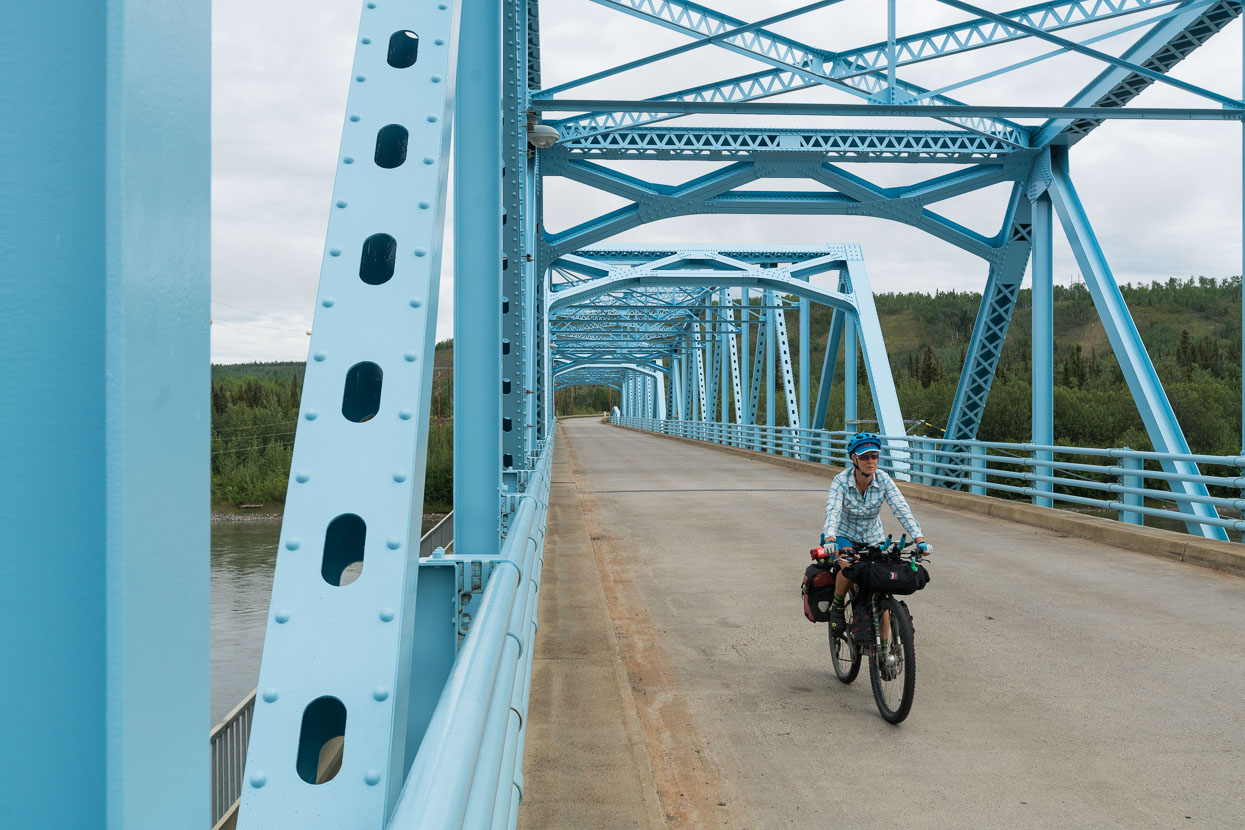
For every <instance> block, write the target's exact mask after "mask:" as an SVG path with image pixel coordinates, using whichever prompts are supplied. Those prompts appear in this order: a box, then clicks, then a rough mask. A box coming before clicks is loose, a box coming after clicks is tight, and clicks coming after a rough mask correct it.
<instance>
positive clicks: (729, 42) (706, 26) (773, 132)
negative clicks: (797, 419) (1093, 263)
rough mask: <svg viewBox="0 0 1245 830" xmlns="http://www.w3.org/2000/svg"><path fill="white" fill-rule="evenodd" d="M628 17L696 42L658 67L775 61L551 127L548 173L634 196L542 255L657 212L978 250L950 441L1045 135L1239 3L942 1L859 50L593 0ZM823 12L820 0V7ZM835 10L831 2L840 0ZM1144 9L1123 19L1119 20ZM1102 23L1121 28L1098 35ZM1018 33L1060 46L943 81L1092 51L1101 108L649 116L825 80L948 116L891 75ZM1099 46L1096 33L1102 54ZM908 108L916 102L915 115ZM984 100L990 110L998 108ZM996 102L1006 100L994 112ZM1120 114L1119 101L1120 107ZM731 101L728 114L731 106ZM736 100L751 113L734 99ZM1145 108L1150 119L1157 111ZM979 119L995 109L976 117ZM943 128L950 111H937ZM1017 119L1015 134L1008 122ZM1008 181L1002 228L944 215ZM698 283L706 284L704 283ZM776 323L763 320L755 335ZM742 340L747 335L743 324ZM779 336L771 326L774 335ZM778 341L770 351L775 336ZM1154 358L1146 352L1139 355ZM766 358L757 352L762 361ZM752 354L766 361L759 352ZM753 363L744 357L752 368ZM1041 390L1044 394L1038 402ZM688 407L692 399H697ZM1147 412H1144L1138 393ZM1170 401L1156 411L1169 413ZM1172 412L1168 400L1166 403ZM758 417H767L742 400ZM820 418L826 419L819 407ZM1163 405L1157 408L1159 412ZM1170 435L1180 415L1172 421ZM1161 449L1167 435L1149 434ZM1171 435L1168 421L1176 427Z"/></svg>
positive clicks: (973, 411)
mask: <svg viewBox="0 0 1245 830" xmlns="http://www.w3.org/2000/svg"><path fill="white" fill-rule="evenodd" d="M598 2H599V4H600V5H604V6H608V7H613V8H617V9H618V10H620V11H624V12H626V13H627V14H630V15H632V16H634V17H639V18H641V19H645V20H649V21H650V22H653V23H655V24H657V25H660V26H662V27H664V28H667V29H672V30H674V31H678V32H680V33H682V34H685V35H687V36H689V37H691V38H693V42H692V45H690V46H688V47H683V48H681V49H677V50H667V52H666V53H657V54H656V55H653V56H651V58H650V59H649V60H650V62H656V61H658V60H661V59H663V58H664V57H666V56H668V55H669V54H674V53H676V52H686V51H688V50H689V49H691V48H705V49H726V50H729V51H733V52H735V53H736V54H743V55H747V56H749V57H752V58H754V59H756V60H758V61H760V62H762V63H768V64H770V66H771V69H769V70H766V71H763V72H759V73H755V74H753V75H747V76H740V77H732V78H729V79H727V80H725V81H722V82H719V83H715V84H704V85H701V86H698V87H695V88H690V89H684V90H680V91H678V92H675V93H671V94H669V95H665V96H657V97H656V98H653V99H649V102H650V103H655V104H662V105H667V106H672V107H673V105H674V104H679V105H680V106H681V107H682V105H685V104H686V105H689V106H686V107H683V108H682V109H681V110H680V111H668V110H662V109H660V108H659V107H656V108H654V109H653V110H652V111H651V112H647V111H646V110H645V109H644V102H636V105H635V106H632V107H627V108H625V109H619V110H618V111H617V112H615V113H609V112H605V111H601V112H595V113H589V114H587V115H582V116H573V117H570V118H564V119H563V120H561V121H555V122H553V123H554V125H555V126H556V127H558V129H559V131H560V133H561V140H560V141H559V142H558V143H557V144H556V145H555V146H554V147H551V148H549V149H548V150H545V151H542V153H541V156H542V164H543V168H542V174H543V175H546V176H561V177H564V178H567V179H570V180H572V181H575V182H578V183H580V184H583V185H587V186H590V187H594V188H598V189H601V190H604V191H606V192H608V193H611V194H613V195H615V196H621V197H623V198H625V199H628V200H630V202H631V204H630V205H629V206H626V207H623V208H620V209H617V210H614V211H611V212H610V213H607V214H603V215H601V216H598V217H596V218H595V219H589V220H585V221H582V222H580V223H579V224H576V225H573V226H572V227H569V228H566V229H564V230H561V231H552V232H550V231H546V233H545V236H544V239H543V246H542V254H543V259H544V261H549V262H551V261H554V260H556V259H557V258H558V257H561V256H565V255H566V254H569V253H571V252H572V251H576V250H582V249H583V248H584V246H587V245H591V244H594V243H597V242H599V241H601V240H604V239H607V238H609V237H610V236H613V235H615V234H617V233H620V232H622V231H625V230H630V229H632V228H635V227H638V226H640V225H642V224H646V223H648V222H652V221H658V220H660V219H664V218H668V217H673V216H680V215H688V214H701V213H805V214H822V215H852V216H868V217H876V218H885V219H889V220H891V221H898V222H902V223H904V224H908V225H910V226H913V227H916V228H919V229H921V230H924V231H926V232H927V233H929V234H930V235H932V236H934V237H936V238H939V239H941V240H943V241H945V242H948V243H950V244H952V245H955V246H957V247H959V248H961V249H963V250H965V251H968V252H970V253H973V254H974V255H976V256H978V257H979V258H981V259H982V260H984V261H985V263H986V280H985V286H984V291H983V299H982V305H981V309H980V311H979V314H978V319H977V323H976V325H975V327H974V332H973V336H972V339H971V341H970V345H969V347H968V349H967V352H966V359H965V365H964V367H963V370H962V373H961V379H960V383H959V385H958V388H957V393H956V396H955V401H954V404H953V409H952V413H951V415H950V418H949V423H948V431H947V434H948V436H950V437H964V438H971V437H974V436H975V435H976V431H977V427H978V425H979V424H980V421H981V416H982V413H983V412H984V409H985V405H986V402H987V400H988V396H989V391H990V386H991V383H992V380H993V377H994V372H995V369H996V367H997V365H998V359H999V355H1000V353H1001V350H1002V345H1003V342H1004V340H1005V337H1006V333H1007V328H1008V325H1009V323H1010V320H1011V317H1012V313H1013V311H1014V309H1015V302H1016V297H1017V294H1018V291H1019V288H1020V283H1021V280H1022V278H1023V277H1024V274H1025V271H1026V268H1027V266H1028V260H1029V253H1030V249H1031V247H1032V223H1031V219H1030V216H1031V213H1032V209H1031V203H1032V202H1033V201H1034V200H1037V199H1040V198H1043V194H1044V193H1045V190H1046V188H1047V187H1048V186H1049V184H1050V181H1051V161H1050V150H1049V148H1050V147H1051V146H1052V145H1062V144H1071V143H1074V142H1075V141H1078V140H1080V138H1082V137H1083V136H1084V135H1086V134H1087V133H1088V132H1089V131H1090V130H1092V129H1093V128H1094V127H1095V126H1098V125H1099V124H1101V123H1102V122H1103V120H1104V118H1103V117H1099V116H1114V115H1123V114H1125V108H1124V105H1125V104H1127V103H1128V102H1129V101H1131V100H1132V98H1134V97H1136V96H1137V95H1138V94H1139V93H1140V92H1141V91H1142V90H1144V89H1145V88H1146V87H1148V86H1149V85H1150V84H1152V83H1154V82H1155V81H1156V80H1159V81H1163V82H1168V80H1169V79H1167V78H1166V77H1164V73H1166V72H1167V71H1168V70H1170V69H1171V68H1172V67H1174V66H1175V65H1176V64H1177V63H1178V62H1179V61H1180V60H1182V59H1183V58H1184V57H1186V56H1187V55H1188V54H1190V53H1191V52H1192V51H1193V50H1194V49H1196V48H1197V47H1198V46H1199V45H1201V44H1202V43H1204V42H1205V41H1206V40H1207V39H1208V38H1209V37H1211V36H1212V35H1214V34H1215V33H1217V32H1218V31H1220V30H1222V29H1223V27H1224V26H1225V25H1226V24H1227V23H1228V22H1230V21H1231V20H1233V19H1235V18H1236V17H1238V16H1239V15H1240V14H1241V3H1240V2H1226V1H1223V0H1184V2H1115V3H1110V2H1094V3H1045V4H1037V5H1033V6H1028V7H1025V8H1022V9H1016V10H1012V11H1003V12H997V11H993V10H985V9H981V10H978V9H977V7H975V6H971V5H969V4H967V3H963V2H959V0H946V3H947V4H948V5H951V6H955V7H957V8H960V9H962V10H964V11H965V12H966V13H969V14H973V13H977V14H978V16H977V17H975V18H972V19H969V20H966V21H964V22H963V23H957V24H951V25H948V26H943V27H939V28H938V29H934V30H929V31H925V32H918V33H915V34H909V35H904V36H901V37H897V38H895V39H894V40H893V41H889V42H884V43H879V44H874V45H872V46H868V47H861V48H859V49H837V50H836V49H830V48H818V47H815V46H812V45H809V44H806V43H801V42H799V41H798V40H795V39H792V38H789V37H785V36H782V35H779V34H776V33H775V32H774V31H771V30H770V29H767V28H766V26H765V25H762V24H749V23H746V22H745V21H742V20H738V19H736V18H733V17H730V16H729V15H724V14H720V13H718V12H716V11H714V10H713V9H709V8H706V7H704V6H700V5H697V4H693V3H683V2H658V1H657V0H598ZM814 5H817V6H821V5H823V4H814ZM830 5H833V4H830ZM1125 16H1136V17H1137V18H1138V19H1129V20H1127V21H1123V20H1121V21H1119V22H1116V23H1106V22H1107V21H1111V20H1112V19H1114V18H1123V17H1125ZM1087 24H1100V25H1099V27H1098V28H1097V29H1095V30H1094V34H1093V35H1092V36H1091V37H1088V38H1085V39H1083V40H1081V41H1079V42H1078V41H1077V40H1075V39H1072V38H1069V37H1068V36H1067V35H1065V34H1061V35H1055V34H1052V33H1054V32H1057V31H1063V30H1075V29H1076V28H1077V27H1079V26H1082V25H1087ZM1103 25H1108V26H1114V27H1115V28H1113V29H1110V30H1104V29H1103V28H1102V26H1103ZM1125 37H1127V38H1128V39H1129V40H1130V41H1131V45H1129V46H1128V47H1127V48H1126V49H1124V50H1123V51H1122V52H1120V53H1119V54H1118V56H1117V54H1116V50H1118V45H1117V46H1116V47H1114V48H1113V49H1112V50H1110V51H1103V50H1104V49H1105V48H1106V46H1105V44H1107V43H1108V42H1112V43H1116V44H1118V43H1121V42H1124V41H1123V39H1124V38H1125ZM1025 39H1037V40H1046V41H1049V42H1051V43H1053V44H1054V45H1055V46H1057V47H1058V48H1056V49H1055V50H1053V51H1050V52H1046V53H1043V54H1042V55H1039V56H1038V57H1035V58H1028V59H1026V60H1024V61H1021V62H1020V63H1016V64H1013V65H1011V66H1006V67H1004V68H1002V69H999V70H996V71H995V72H993V73H987V74H985V75H978V76H974V77H971V78H969V79H967V80H965V81H964V82H962V83H952V84H951V85H949V86H947V87H945V88H946V89H950V88H962V87H965V86H969V85H971V84H973V83H976V82H979V81H981V80H984V79H987V78H990V77H995V76H997V75H1000V74H1004V73H1005V72H1007V71H1010V70H1013V69H1017V68H1021V67H1023V66H1025V65H1032V64H1034V63H1037V62H1039V61H1045V60H1049V59H1052V58H1055V57H1058V56H1059V55H1060V54H1070V53H1079V54H1080V55H1082V56H1088V57H1092V58H1095V59H1098V60H1099V61H1100V63H1101V64H1102V66H1103V69H1102V71H1101V73H1100V74H1099V75H1098V77H1097V78H1095V79H1093V80H1092V81H1091V82H1090V83H1089V84H1088V85H1087V86H1085V87H1084V88H1083V89H1082V90H1081V91H1080V92H1078V93H1076V94H1075V95H1073V97H1072V98H1071V99H1070V100H1068V103H1067V108H1068V111H1069V112H1080V111H1081V110H1082V109H1083V108H1088V107H1093V108H1096V109H1095V110H1094V112H1095V115H1094V117H1092V118H1085V117H1077V116H1070V117H1067V118H1060V117H1058V111H1059V108H1058V107H1055V108H1045V109H1043V108H1029V109H1026V108H1020V107H1017V108H1011V109H1014V110H1015V111H1017V112H1021V111H1025V112H1027V111H1032V112H1034V113H1038V112H1041V113H1042V114H1045V115H1049V116H1051V117H1049V118H1048V120H1047V121H1046V123H1044V124H1040V125H1034V126H1020V125H1016V124H1012V123H1010V122H1004V121H1002V120H1001V119H994V120H992V121H991V120H989V119H986V120H985V121H978V122H976V123H973V124H965V123H962V122H948V123H950V124H951V126H954V127H960V128H961V129H959V130H956V129H949V130H948V129H943V130H869V129H818V128H812V129H808V128H805V129H797V128H789V127H784V128H781V129H772V128H770V129H767V128H765V127H758V126H753V125H749V126H748V127H742V128H729V127H672V126H660V127H654V126H648V125H651V124H653V123H654V122H656V121H666V120H671V119H673V118H678V117H680V116H681V115H684V114H690V113H694V112H696V111H697V102H700V103H701V104H704V105H705V106H703V107H701V109H702V110H703V111H704V112H707V113H708V112H714V111H718V110H714V109H713V106H715V105H721V104H730V103H741V102H747V101H751V100H758V99H761V98H766V97H770V96H774V95H780V94H783V93H785V92H789V91H792V90H795V89H801V88H808V87H814V86H822V87H835V88H844V87H850V88H851V90H852V91H853V94H861V93H862V92H863V93H864V94H865V96H866V97H868V98H869V103H870V104H873V105H879V104H880V105H891V106H892V107H893V109H891V110H887V109H886V107H885V106H879V107H872V108H871V112H873V113H874V114H880V113H882V112H887V111H889V112H893V113H894V114H896V115H902V116H911V115H917V114H925V115H928V116H931V117H937V115H938V113H937V109H936V106H933V105H937V106H945V105H949V104H955V103H958V102H952V101H950V100H949V99H946V98H945V96H940V95H939V94H938V92H937V91H933V92H930V91H927V90H922V89H919V88H917V87H916V86H915V85H912V84H905V82H903V81H901V80H899V79H897V78H894V76H895V70H896V68H901V67H904V66H908V65H912V64H917V63H920V62H922V61H926V60H931V59H934V58H938V57H942V56H947V55H953V54H957V53H961V52H965V51H969V50H975V49H981V48H983V47H987V46H994V45H997V44H1001V43H1008V42H1014V41H1019V40H1025ZM1090 44H1094V45H1093V46H1092V47H1091V46H1090ZM645 63H646V61H645V60H638V61H630V62H629V63H628V64H625V65H624V66H623V67H619V68H616V69H617V70H618V71H633V70H635V69H636V68H637V67H640V66H643V65H645ZM609 74H610V71H603V72H598V73H593V74H592V75H590V76H586V77H585V78H584V79H583V80H582V81H575V82H570V83H563V84H560V85H559V86H557V87H554V88H551V89H550V90H548V91H536V92H534V94H533V103H534V104H535V105H536V106H537V108H544V107H548V106H549V105H551V104H553V103H554V102H556V101H558V100H559V93H562V92H564V91H565V90H569V89H571V88H574V87H576V86H580V85H584V84H586V83H590V82H593V81H595V80H598V79H600V78H603V77H607V76H608V75H609ZM1170 82H1171V83H1172V84H1175V85H1178V86H1181V88H1183V89H1185V90H1187V91H1191V92H1192V93H1193V94H1195V95H1198V96H1200V97H1211V98H1213V99H1214V100H1215V101H1217V102H1226V104H1225V106H1226V109H1225V110H1223V117H1225V118H1232V119H1239V118H1241V116H1242V112H1243V109H1242V106H1241V105H1240V102H1239V101H1236V99H1234V98H1231V97H1228V96H1218V95H1216V94H1215V93H1214V92H1212V91H1208V90H1203V89H1200V88H1197V87H1193V86H1191V85H1188V84H1184V83H1183V82H1179V81H1170ZM905 104H916V105H917V106H913V107H912V108H910V109H909V108H906V107H904V106H903V105H905ZM977 109H982V111H983V113H984V111H985V110H988V109H989V108H988V107H987V108H977ZM998 109H999V110H1005V109H1008V108H1006V107H1000V108H998ZM1112 110H1118V111H1120V112H1112ZM721 111H722V112H725V111H726V110H721ZM741 111H742V110H741ZM1148 114H1149V113H1148ZM1152 114H1153V115H1158V116H1163V117H1173V118H1179V117H1194V116H1195V115H1196V117H1209V113H1208V111H1206V110H1196V109H1185V110H1180V109H1179V108H1175V109H1170V110H1166V111H1162V112H1159V111H1155V112H1154V113H1152ZM983 118H984V115H983ZM943 120H944V121H946V119H943ZM1013 128H1014V129H1013ZM682 159H688V160H700V161H715V162H723V163H724V165H723V166H721V167H719V168H718V169H717V170H715V171H712V172H709V173H702V174H700V175H698V176H696V177H694V178H690V179H687V180H685V181H684V182H683V183H682V184H675V185H669V184H655V183H652V182H648V181H645V180H644V179H641V178H638V177H636V176H635V175H633V174H631V173H630V172H623V171H622V170H620V169H615V168H612V167H607V166H603V164H602V163H605V162H619V161H630V160H641V161H643V160H648V161H653V160H661V161H674V160H682ZM862 162H865V163H873V164H877V163H896V162H898V163H923V162H925V163H942V164H947V163H954V164H958V165H961V169H960V170H959V171H958V172H953V173H950V174H946V175H942V176H937V177H933V178H930V179H928V180H926V181H924V182H920V183H918V184H915V185H909V186H905V187H884V186H879V185H877V184H875V183H873V182H871V181H869V180H868V179H865V178H863V177H860V176H857V175H856V174H854V173H850V172H848V171H847V169H845V167H844V166H843V165H850V164H852V163H862ZM797 177H802V178H806V179H810V180H812V181H814V182H817V183H820V184H821V185H823V186H824V187H825V190H824V191H817V190H813V191H808V190H802V191H786V192H784V191H763V190H756V189H751V188H749V189H746V190H745V189H742V188H743V186H744V185H749V184H751V183H753V182H755V181H757V180H759V179H763V178H784V179H786V178H797ZM999 183H1010V184H1011V185H1012V195H1011V197H1010V198H1009V199H1008V201H1007V206H1006V210H1005V214H1004V216H1003V218H1002V222H1001V223H1000V226H999V227H998V229H997V230H996V231H995V232H994V233H992V234H983V233H980V232H977V231H974V230H972V229H970V228H967V227H964V226H962V225H960V224H958V223H956V222H954V221H951V220H949V219H948V218H947V217H945V216H943V215H940V214H939V213H938V212H937V208H936V205H937V203H938V202H941V201H943V200H946V199H949V198H953V197H955V196H959V195H963V194H965V193H969V192H973V191H976V190H980V189H983V188H986V187H990V186H993V185H996V184H999ZM699 284H701V285H706V284H707V283H704V282H701V283H699ZM837 322H838V324H836V326H835V331H833V332H832V336H835V337H841V336H842V332H843V330H844V329H847V330H851V329H852V328H853V327H854V324H853V321H851V320H849V319H847V318H846V317H844V318H842V320H841V321H837ZM767 333H768V332H767V327H766V326H760V327H758V330H757V337H758V338H759V339H761V340H762V341H763V340H764V338H765V337H766V335H767ZM745 336H746V335H745ZM771 339H772V334H771ZM770 346H771V348H772V347H773V344H770ZM1142 352H1144V350H1142ZM1137 354H1138V353H1137V351H1136V350H1135V349H1123V347H1121V352H1120V355H1119V356H1120V358H1121V360H1122V361H1125V360H1127V361H1131V360H1135V359H1137V357H1136V355H1137ZM754 358H755V356H754ZM753 362H755V359H754V361H753ZM743 368H747V362H745V363H744V366H742V367H741V370H742V369H743ZM742 391H743V394H745V395H747V396H748V398H749V401H748V402H749V404H754V400H755V401H756V404H757V405H759V398H760V387H759V385H758V383H757V382H756V381H755V380H754V382H753V383H751V384H744V388H743V390H742ZM1037 394H1038V392H1037V391H1035V395H1037ZM689 400H690V399H689ZM1138 404H1139V406H1142V407H1145V406H1148V405H1150V404H1149V402H1148V401H1147V400H1146V399H1145V396H1144V395H1140V396H1139V397H1138ZM1164 408H1165V407H1163V406H1160V407H1159V410H1160V411H1162V410H1164ZM1166 408H1167V409H1169V408H1170V407H1166ZM748 414H749V415H750V416H751V418H750V420H752V419H755V417H756V411H755V409H754V408H753V406H749V407H748ZM823 414H824V413H823ZM1164 417H1165V416H1162V415H1161V416H1160V420H1162V419H1163V418H1164ZM1172 421H1173V423H1172V424H1171V425H1170V426H1173V427H1174V429H1175V431H1176V433H1178V432H1179V427H1178V425H1174V416H1173V418H1172ZM1155 430H1156V431H1157V432H1153V433H1152V436H1151V437H1152V439H1153V440H1155V442H1156V445H1158V444H1159V443H1162V438H1163V436H1162V434H1161V433H1163V432H1164V430H1166V427H1164V429H1160V428H1159V427H1158V426H1156V427H1155ZM1168 431H1170V430H1168ZM1190 527H1191V529H1194V530H1198V531H1202V532H1206V533H1209V534H1217V531H1216V530H1214V529H1211V528H1203V527H1199V526H1197V525H1194V524H1191V525H1190Z"/></svg>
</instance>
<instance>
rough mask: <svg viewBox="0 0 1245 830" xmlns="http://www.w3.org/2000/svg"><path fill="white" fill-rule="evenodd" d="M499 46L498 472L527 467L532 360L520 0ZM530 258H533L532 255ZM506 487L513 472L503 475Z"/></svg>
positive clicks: (511, 7) (531, 234)
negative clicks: (502, 217) (501, 217)
mask: <svg viewBox="0 0 1245 830" xmlns="http://www.w3.org/2000/svg"><path fill="white" fill-rule="evenodd" d="M502 43H503V48H504V50H505V51H504V54H505V59H504V60H503V61H502V81H501V84H502V87H501V89H502V107H501V112H502V139H501V141H502V143H501V152H502V154H503V155H502V161H501V168H502V170H503V171H504V175H503V176H502V182H501V191H500V198H501V204H502V208H503V210H504V215H505V218H506V221H505V223H504V224H503V225H502V231H501V233H502V257H501V262H502V273H501V281H502V289H501V291H502V300H501V327H502V328H501V332H502V335H501V336H502V338H503V339H502V343H503V345H504V347H505V348H503V353H502V357H501V361H502V364H501V365H502V369H501V373H502V379H501V397H500V400H501V410H502V412H501V418H502V421H501V423H502V435H501V440H502V456H501V467H502V469H512V470H513V469H524V468H527V467H529V465H530V464H535V462H536V456H535V454H534V453H533V452H532V449H533V447H534V441H533V439H534V432H533V429H532V426H529V425H534V423H535V421H534V419H533V418H532V417H531V415H530V414H529V406H528V403H529V399H530V398H531V397H532V396H531V395H529V394H528V390H530V389H534V388H535V387H534V386H529V385H528V383H527V378H528V376H529V371H530V369H529V367H530V366H532V365H534V364H535V362H536V350H537V348H538V346H537V344H536V343H535V340H534V335H535V325H534V323H535V317H536V313H537V307H536V282H535V264H534V263H533V262H532V261H531V259H532V258H529V257H528V254H534V251H535V246H534V241H535V229H536V225H535V221H534V217H535V210H534V209H535V203H536V200H535V195H536V193H535V188H534V187H531V186H529V183H530V182H531V181H533V180H534V178H535V169H534V167H535V163H534V161H533V159H531V158H529V156H528V141H527V114H526V113H527V95H528V92H527V66H528V60H527V46H528V30H527V3H526V2H525V0H510V2H507V3H506V4H505V6H504V16H503V19H502ZM533 258H534V257H533ZM503 479H504V483H505V486H506V487H507V489H509V490H512V491H513V490H514V488H517V486H518V481H519V477H518V476H516V475H513V474H511V475H506V476H503Z"/></svg>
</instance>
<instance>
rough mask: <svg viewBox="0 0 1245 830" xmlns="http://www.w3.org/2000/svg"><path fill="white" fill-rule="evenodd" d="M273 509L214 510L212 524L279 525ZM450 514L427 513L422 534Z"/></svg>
mask: <svg viewBox="0 0 1245 830" xmlns="http://www.w3.org/2000/svg"><path fill="white" fill-rule="evenodd" d="M273 509H275V505H274V506H273V507H267V506H264V507H259V508H256V509H255V510H239V509H237V508H233V509H230V508H215V509H213V510H212V513H211V517H212V524H252V523H271V524H278V523H280V521H281V516H282V514H281V513H273V512H271V511H272V510H273ZM448 515H449V514H448V513H425V514H424V518H423V522H422V530H421V531H420V532H421V533H427V532H428V531H429V530H431V529H432V528H434V527H436V525H437V522H439V521H441V520H442V519H444V518H445V517H446V516H448Z"/></svg>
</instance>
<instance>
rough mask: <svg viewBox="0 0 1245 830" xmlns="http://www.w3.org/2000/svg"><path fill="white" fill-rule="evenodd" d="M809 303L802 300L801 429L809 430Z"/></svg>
mask: <svg viewBox="0 0 1245 830" xmlns="http://www.w3.org/2000/svg"><path fill="white" fill-rule="evenodd" d="M808 311H809V303H808V300H807V299H805V298H803V297H801V298H800V429H808V418H809V414H810V413H809V411H808V401H809V394H810V390H809V387H808V373H809V332H808V325H809V322H808V318H809V314H808Z"/></svg>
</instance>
